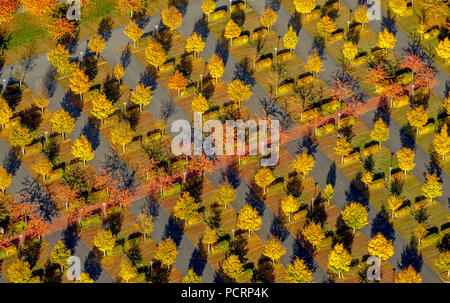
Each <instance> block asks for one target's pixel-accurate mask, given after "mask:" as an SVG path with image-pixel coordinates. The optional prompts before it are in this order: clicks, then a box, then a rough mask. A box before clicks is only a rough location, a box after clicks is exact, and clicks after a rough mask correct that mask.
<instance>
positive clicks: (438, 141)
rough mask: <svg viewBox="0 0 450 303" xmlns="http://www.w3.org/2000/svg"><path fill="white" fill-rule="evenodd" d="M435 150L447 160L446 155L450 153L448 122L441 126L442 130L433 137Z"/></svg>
mask: <svg viewBox="0 0 450 303" xmlns="http://www.w3.org/2000/svg"><path fill="white" fill-rule="evenodd" d="M433 145H434V150H435V151H436V152H437V153H438V154H439V155H442V160H445V155H447V154H448V153H450V139H449V137H448V130H447V124H444V125H443V126H442V128H441V132H440V133H437V134H436V135H435V136H434V139H433Z"/></svg>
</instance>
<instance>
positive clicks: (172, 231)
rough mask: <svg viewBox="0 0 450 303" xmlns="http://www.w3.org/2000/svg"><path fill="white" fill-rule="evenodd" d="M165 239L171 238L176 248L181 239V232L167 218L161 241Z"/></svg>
mask: <svg viewBox="0 0 450 303" xmlns="http://www.w3.org/2000/svg"><path fill="white" fill-rule="evenodd" d="M167 238H172V240H173V241H174V242H175V244H176V245H177V247H178V246H179V245H180V243H181V239H182V238H183V231H182V230H181V229H180V227H179V226H178V224H177V222H176V221H175V219H174V218H172V217H170V218H169V222H167V224H166V226H165V227H164V234H163V240H164V239H167Z"/></svg>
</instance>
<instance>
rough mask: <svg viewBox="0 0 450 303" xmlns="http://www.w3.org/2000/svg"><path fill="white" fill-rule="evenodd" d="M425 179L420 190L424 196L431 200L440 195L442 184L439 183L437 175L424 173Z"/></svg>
mask: <svg viewBox="0 0 450 303" xmlns="http://www.w3.org/2000/svg"><path fill="white" fill-rule="evenodd" d="M426 178H427V180H426V181H425V183H424V184H423V186H422V188H421V190H422V192H423V194H424V195H425V197H427V198H428V199H430V202H433V198H436V197H441V196H442V184H441V183H439V177H438V176H437V175H436V174H435V173H434V174H432V175H430V174H426Z"/></svg>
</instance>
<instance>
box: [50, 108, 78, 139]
mask: <svg viewBox="0 0 450 303" xmlns="http://www.w3.org/2000/svg"><path fill="white" fill-rule="evenodd" d="M51 122H52V129H53V130H54V131H55V132H57V133H60V134H61V136H62V138H63V139H64V137H65V134H70V133H71V132H72V130H73V129H74V127H75V119H74V118H73V117H72V116H71V115H70V114H69V113H68V112H66V111H65V110H64V109H61V110H59V111H56V112H54V113H53V116H52V119H51Z"/></svg>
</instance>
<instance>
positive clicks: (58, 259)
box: [50, 240, 72, 273]
mask: <svg viewBox="0 0 450 303" xmlns="http://www.w3.org/2000/svg"><path fill="white" fill-rule="evenodd" d="M71 255H72V251H71V250H70V249H68V248H67V247H66V245H64V242H63V241H61V240H59V241H58V243H56V245H55V247H54V248H53V251H52V255H51V257H50V261H51V262H52V263H55V264H58V265H59V266H60V267H61V273H62V272H64V268H66V267H67V259H68V258H69V257H70V256H71Z"/></svg>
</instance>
